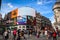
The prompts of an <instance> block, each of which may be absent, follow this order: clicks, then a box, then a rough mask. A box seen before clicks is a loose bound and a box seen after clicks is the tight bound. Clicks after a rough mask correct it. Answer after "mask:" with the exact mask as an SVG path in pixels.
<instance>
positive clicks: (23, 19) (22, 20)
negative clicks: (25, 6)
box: [17, 16, 27, 25]
mask: <svg viewBox="0 0 60 40" xmlns="http://www.w3.org/2000/svg"><path fill="white" fill-rule="evenodd" d="M26 21H27V19H26V16H25V17H21V16H18V17H17V23H18V25H26Z"/></svg>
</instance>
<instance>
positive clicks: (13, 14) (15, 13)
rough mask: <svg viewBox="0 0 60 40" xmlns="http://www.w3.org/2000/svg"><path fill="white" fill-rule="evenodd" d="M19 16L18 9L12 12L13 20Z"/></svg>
mask: <svg viewBox="0 0 60 40" xmlns="http://www.w3.org/2000/svg"><path fill="white" fill-rule="evenodd" d="M17 15H18V9H15V10H13V11H12V12H11V18H16V17H17Z"/></svg>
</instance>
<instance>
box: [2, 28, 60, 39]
mask: <svg viewBox="0 0 60 40" xmlns="http://www.w3.org/2000/svg"><path fill="white" fill-rule="evenodd" d="M12 34H13V40H23V39H25V40H27V39H26V37H25V36H24V34H25V33H24V30H20V29H18V30H16V29H14V30H13V32H12ZM10 35H11V30H5V32H4V33H3V36H4V40H8V39H9V36H10ZM27 35H29V36H30V37H31V36H32V35H34V36H35V37H37V38H40V36H41V35H44V36H45V37H46V39H50V38H53V40H57V39H58V37H60V31H59V30H58V28H56V30H53V31H51V30H48V29H47V28H45V29H44V30H42V31H40V30H39V31H33V30H29V31H28V33H27Z"/></svg>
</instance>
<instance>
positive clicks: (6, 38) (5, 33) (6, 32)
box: [4, 30, 9, 40]
mask: <svg viewBox="0 0 60 40" xmlns="http://www.w3.org/2000/svg"><path fill="white" fill-rule="evenodd" d="M8 38H9V35H8V31H7V30H6V31H5V32H4V39H5V40H8Z"/></svg>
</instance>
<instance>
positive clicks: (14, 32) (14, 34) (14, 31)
mask: <svg viewBox="0 0 60 40" xmlns="http://www.w3.org/2000/svg"><path fill="white" fill-rule="evenodd" d="M16 33H17V30H16V29H14V30H13V36H14V38H13V39H14V40H15V38H16Z"/></svg>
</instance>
